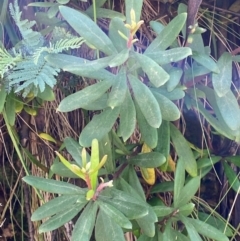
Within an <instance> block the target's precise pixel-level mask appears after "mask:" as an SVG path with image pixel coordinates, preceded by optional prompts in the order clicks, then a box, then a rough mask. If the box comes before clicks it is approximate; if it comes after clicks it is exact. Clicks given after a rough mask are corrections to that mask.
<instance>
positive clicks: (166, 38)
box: [145, 13, 187, 54]
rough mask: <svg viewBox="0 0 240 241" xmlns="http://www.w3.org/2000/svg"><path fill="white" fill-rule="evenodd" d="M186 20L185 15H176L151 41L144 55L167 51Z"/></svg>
mask: <svg viewBox="0 0 240 241" xmlns="http://www.w3.org/2000/svg"><path fill="white" fill-rule="evenodd" d="M186 19H187V13H181V14H179V15H177V16H176V17H175V18H174V19H173V20H172V21H171V22H170V23H169V24H168V25H167V26H166V27H165V28H164V29H163V30H162V31H161V32H160V34H159V35H158V36H157V37H156V38H155V39H154V40H153V41H152V43H151V44H150V45H149V46H148V48H147V49H146V51H145V54H149V53H151V52H155V51H156V50H165V49H167V48H168V47H169V46H170V45H171V44H172V43H173V42H174V40H175V39H176V38H177V36H178V35H179V33H180V31H181V30H182V28H183V26H184V24H185V21H186Z"/></svg>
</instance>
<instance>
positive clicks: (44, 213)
mask: <svg viewBox="0 0 240 241" xmlns="http://www.w3.org/2000/svg"><path fill="white" fill-rule="evenodd" d="M78 199H79V196H78V195H62V196H59V197H56V198H54V199H52V200H50V201H49V202H47V203H45V204H43V205H42V206H41V207H39V208H38V209H37V210H36V211H34V213H33V214H32V217H31V220H32V221H38V220H41V219H44V218H47V217H50V216H52V215H54V214H56V213H58V212H61V211H62V210H64V209H67V208H69V207H71V206H73V204H74V203H76V202H77V200H78ZM84 199H85V201H86V198H85V197H84Z"/></svg>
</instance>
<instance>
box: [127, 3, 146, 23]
mask: <svg viewBox="0 0 240 241" xmlns="http://www.w3.org/2000/svg"><path fill="white" fill-rule="evenodd" d="M142 5H143V0H127V1H125V9H126V10H125V12H126V18H127V20H126V22H127V23H129V24H131V16H130V11H131V9H133V10H134V12H135V21H136V23H137V22H138V21H139V20H140V17H141V13H142Z"/></svg>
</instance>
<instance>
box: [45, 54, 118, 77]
mask: <svg viewBox="0 0 240 241" xmlns="http://www.w3.org/2000/svg"><path fill="white" fill-rule="evenodd" d="M108 59H112V57H111V58H108ZM45 60H46V61H47V62H48V63H50V64H51V65H52V66H55V67H58V68H61V69H64V71H68V72H70V73H73V74H76V75H80V76H83V77H88V78H92V79H101V80H103V79H108V80H112V79H113V78H114V75H113V74H112V73H110V72H109V71H107V70H105V69H102V66H106V65H107V66H108V63H107V61H106V58H105V59H103V60H101V61H102V62H100V63H99V62H98V61H89V60H86V59H83V58H80V57H76V56H72V55H67V54H49V55H47V56H46V57H45ZM86 64H87V65H86Z"/></svg>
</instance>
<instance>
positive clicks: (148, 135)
mask: <svg viewBox="0 0 240 241" xmlns="http://www.w3.org/2000/svg"><path fill="white" fill-rule="evenodd" d="M135 108H136V112H137V122H138V126H139V129H140V132H141V139H142V140H143V141H144V142H145V143H146V144H147V145H148V146H149V147H150V148H152V149H153V148H155V147H156V145H157V141H158V134H157V129H156V128H153V127H152V126H150V125H149V124H148V122H147V120H146V119H145V117H144V116H143V114H142V111H141V110H140V107H139V106H138V104H137V103H136V101H135Z"/></svg>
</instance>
